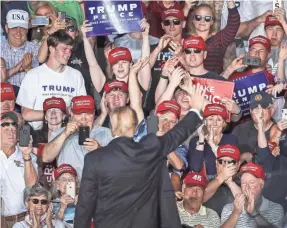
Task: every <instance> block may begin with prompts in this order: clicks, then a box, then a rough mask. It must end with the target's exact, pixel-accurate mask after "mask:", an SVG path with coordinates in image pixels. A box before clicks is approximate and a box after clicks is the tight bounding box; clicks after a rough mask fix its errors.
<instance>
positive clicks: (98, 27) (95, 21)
mask: <svg viewBox="0 0 287 228" xmlns="http://www.w3.org/2000/svg"><path fill="white" fill-rule="evenodd" d="M85 14H86V20H88V21H89V22H90V23H92V25H93V31H91V32H88V33H87V36H96V35H109V34H123V33H130V32H140V31H141V28H140V22H141V19H142V18H143V14H142V8H141V2H140V1H113V0H103V1H85Z"/></svg>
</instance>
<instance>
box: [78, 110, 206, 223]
mask: <svg viewBox="0 0 287 228" xmlns="http://www.w3.org/2000/svg"><path fill="white" fill-rule="evenodd" d="M201 123H202V121H201V119H200V118H199V116H198V115H197V114H196V113H194V112H190V113H189V114H188V115H187V116H186V117H185V118H184V119H183V120H182V121H180V122H179V123H178V124H177V125H176V126H175V127H174V128H173V129H172V130H170V131H169V132H168V133H166V134H165V135H164V136H162V137H157V136H156V135H155V134H148V135H147V136H146V137H144V138H143V139H142V140H141V141H140V142H138V143H137V142H134V141H133V140H132V139H131V138H127V137H119V138H116V139H114V140H113V141H111V142H110V144H109V145H108V146H106V147H103V148H100V149H98V150H96V151H93V152H90V153H88V154H87V155H86V156H85V163H84V170H83V175H82V181H81V188H80V193H79V201H78V204H77V208H76V215H75V222H74V227H75V228H88V227H90V222H91V219H92V218H94V226H95V228H160V227H165V228H167V227H168V228H180V227H181V225H180V220H179V216H178V213H177V210H176V203H175V197H174V192H173V191H169V190H168V191H165V188H166V187H170V186H171V184H170V180H167V177H168V172H167V169H166V168H165V170H166V171H164V169H163V168H164V165H163V164H164V160H165V159H166V156H167V154H168V153H169V152H171V151H174V150H175V149H176V147H177V146H178V145H180V144H182V143H183V142H184V141H185V140H186V139H187V138H188V136H189V135H191V134H192V133H193V132H194V131H195V130H196V129H197V128H198V127H199V126H200V125H201ZM163 183H165V184H163ZM168 189H171V188H168ZM161 220H162V222H161Z"/></svg>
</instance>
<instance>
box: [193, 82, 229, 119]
mask: <svg viewBox="0 0 287 228" xmlns="http://www.w3.org/2000/svg"><path fill="white" fill-rule="evenodd" d="M193 83H194V84H197V83H199V84H200V85H203V87H204V90H205V98H206V99H207V100H209V101H210V102H211V103H213V104H214V103H216V104H220V103H221V99H222V98H229V99H232V97H233V90H234V83H233V82H228V81H221V80H214V79H207V78H193ZM230 115H231V113H229V119H228V121H230Z"/></svg>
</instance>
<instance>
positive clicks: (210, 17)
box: [194, 15, 213, 22]
mask: <svg viewBox="0 0 287 228" xmlns="http://www.w3.org/2000/svg"><path fill="white" fill-rule="evenodd" d="M203 18H204V20H205V22H210V21H211V20H212V19H213V16H201V15H194V19H195V20H196V21H201V20H202V19H203Z"/></svg>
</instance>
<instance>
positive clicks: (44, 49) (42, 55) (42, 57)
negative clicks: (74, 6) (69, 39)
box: [38, 15, 66, 63]
mask: <svg viewBox="0 0 287 228" xmlns="http://www.w3.org/2000/svg"><path fill="white" fill-rule="evenodd" d="M49 18H50V19H51V21H52V24H51V28H50V29H49V30H48V31H46V35H45V36H44V37H43V40H42V45H41V47H40V48H39V52H38V61H39V63H44V62H46V60H47V57H48V52H49V50H48V44H47V40H48V38H49V35H51V34H52V33H54V32H57V31H58V30H59V29H65V28H66V26H65V22H63V21H62V20H59V19H58V18H57V17H55V16H54V15H50V16H49Z"/></svg>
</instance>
